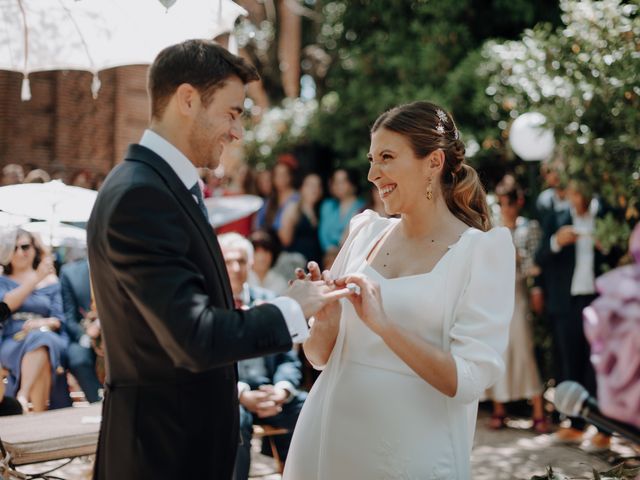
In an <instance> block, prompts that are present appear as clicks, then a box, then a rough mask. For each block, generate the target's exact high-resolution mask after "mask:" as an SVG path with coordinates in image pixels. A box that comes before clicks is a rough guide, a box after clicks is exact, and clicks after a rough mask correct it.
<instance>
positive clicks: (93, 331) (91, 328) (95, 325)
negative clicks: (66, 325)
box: [85, 320, 100, 339]
mask: <svg viewBox="0 0 640 480" xmlns="http://www.w3.org/2000/svg"><path fill="white" fill-rule="evenodd" d="M85 332H86V333H87V335H88V336H89V338H92V339H96V338H98V337H99V336H100V321H99V320H94V321H93V322H91V323H90V324H88V325H87V328H86V330H85Z"/></svg>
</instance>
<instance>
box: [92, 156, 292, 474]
mask: <svg viewBox="0 0 640 480" xmlns="http://www.w3.org/2000/svg"><path fill="white" fill-rule="evenodd" d="M88 247H89V263H90V265H91V279H92V282H93V288H94V295H95V300H96V303H97V308H98V314H99V316H100V320H101V324H102V331H103V336H104V341H105V349H106V363H107V380H106V384H107V385H106V396H105V402H104V407H103V420H102V428H101V431H100V438H99V442H98V451H97V458H96V464H95V472H94V478H95V479H100V480H102V479H104V480H107V479H108V480H116V479H117V480H127V479H131V480H133V479H136V480H141V479H154V480H158V479H176V478H180V479H205V478H206V479H225V480H227V479H230V478H231V476H232V470H233V465H234V460H235V454H236V449H237V444H238V439H239V436H238V412H239V409H238V399H237V387H236V381H237V373H236V367H235V363H234V362H235V361H236V360H240V359H243V358H249V357H254V356H262V355H266V354H269V353H275V352H279V351H288V350H289V349H290V348H291V338H290V336H289V333H288V329H287V326H286V323H285V321H284V319H283V317H282V314H281V313H280V310H279V309H278V308H277V307H275V306H273V305H269V304H265V305H261V306H258V307H256V308H253V309H250V310H246V311H242V310H232V308H233V307H232V305H233V301H232V295H231V288H230V285H229V279H228V276H227V273H226V269H225V263H224V261H223V258H222V254H221V252H220V247H219V245H218V242H217V239H216V237H215V235H214V233H213V230H212V228H211V227H210V225H209V224H208V223H207V221H206V220H205V218H204V215H202V212H201V211H200V210H199V208H198V206H197V204H196V202H195V201H194V198H193V196H192V195H191V193H190V192H189V191H188V190H187V188H186V187H185V186H184V184H183V183H182V182H181V181H180V179H179V178H178V177H177V175H176V174H175V173H174V171H173V170H172V169H171V167H170V166H169V165H168V164H167V163H166V162H164V161H163V160H162V158H160V157H159V156H158V155H156V154H155V153H153V152H152V151H151V150H149V149H147V148H145V147H142V146H140V145H132V146H130V147H129V151H128V153H127V156H126V159H125V161H124V162H123V163H122V164H120V165H118V166H117V167H116V168H115V169H114V170H113V171H112V172H111V174H110V175H109V177H108V178H107V180H106V181H105V183H104V185H103V186H102V188H101V190H100V193H99V195H98V199H97V201H96V204H95V206H94V209H93V212H92V215H91V218H90V220H89V225H88Z"/></svg>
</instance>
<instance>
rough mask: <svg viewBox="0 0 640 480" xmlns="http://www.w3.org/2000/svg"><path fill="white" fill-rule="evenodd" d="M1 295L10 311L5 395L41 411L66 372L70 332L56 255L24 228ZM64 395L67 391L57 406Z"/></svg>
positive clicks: (4, 349)
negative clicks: (55, 260) (59, 375)
mask: <svg viewBox="0 0 640 480" xmlns="http://www.w3.org/2000/svg"><path fill="white" fill-rule="evenodd" d="M0 300H2V301H3V302H5V303H6V304H7V305H8V307H9V309H10V310H11V312H12V314H11V316H10V317H9V319H8V320H7V322H6V324H5V325H4V329H3V331H2V343H0V364H2V365H3V367H4V368H6V369H8V370H9V379H8V380H9V381H8V384H7V395H9V396H15V397H16V399H17V400H18V401H19V402H20V403H21V404H22V407H23V409H24V411H25V412H26V411H28V409H27V405H28V402H31V405H32V409H33V411H34V412H41V411H43V410H46V409H47V405H48V402H49V398H50V393H51V391H52V388H53V386H54V384H55V383H56V377H57V374H58V373H64V369H63V367H62V363H63V362H62V357H63V355H64V352H65V349H66V348H67V345H68V343H69V337H68V336H67V333H66V331H65V329H64V314H63V311H62V297H61V294H60V284H59V283H58V278H57V277H56V274H55V269H54V266H53V261H52V259H51V257H50V256H48V255H46V252H45V250H44V248H43V247H42V245H41V243H40V242H39V241H38V240H37V238H36V237H35V236H34V235H32V234H31V233H29V232H26V231H24V230H18V233H17V237H16V243H15V248H14V253H13V255H12V256H11V259H10V260H9V263H8V264H6V265H4V272H3V275H2V276H0ZM56 400H58V399H56ZM65 400H66V401H68V395H67V398H66V399H61V400H60V403H61V405H59V406H63V405H64V403H66V402H65ZM64 406H66V405H64Z"/></svg>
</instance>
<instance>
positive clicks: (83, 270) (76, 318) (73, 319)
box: [60, 260, 91, 343]
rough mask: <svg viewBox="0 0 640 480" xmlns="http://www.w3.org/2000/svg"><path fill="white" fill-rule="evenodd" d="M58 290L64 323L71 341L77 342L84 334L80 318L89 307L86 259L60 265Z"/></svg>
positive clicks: (89, 295) (89, 286) (89, 292)
mask: <svg viewBox="0 0 640 480" xmlns="http://www.w3.org/2000/svg"><path fill="white" fill-rule="evenodd" d="M60 290H61V292H62V306H63V307H64V318H65V319H66V322H65V324H64V325H65V328H66V329H67V333H68V334H69V338H70V339H71V341H72V342H76V343H77V342H78V341H79V340H80V337H81V336H82V335H83V334H84V329H83V328H82V325H81V322H82V319H83V318H84V315H85V314H86V313H88V312H89V310H90V309H91V285H90V283H89V263H88V262H87V260H77V261H75V262H71V263H66V264H64V265H63V266H62V268H61V269H60Z"/></svg>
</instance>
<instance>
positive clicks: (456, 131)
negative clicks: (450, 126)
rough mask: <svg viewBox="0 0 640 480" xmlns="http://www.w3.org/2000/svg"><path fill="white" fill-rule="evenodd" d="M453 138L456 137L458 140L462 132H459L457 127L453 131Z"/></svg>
mask: <svg viewBox="0 0 640 480" xmlns="http://www.w3.org/2000/svg"><path fill="white" fill-rule="evenodd" d="M453 138H455V139H456V140H458V139H459V138H460V132H458V129H457V128H456V129H455V130H454V132H453Z"/></svg>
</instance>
